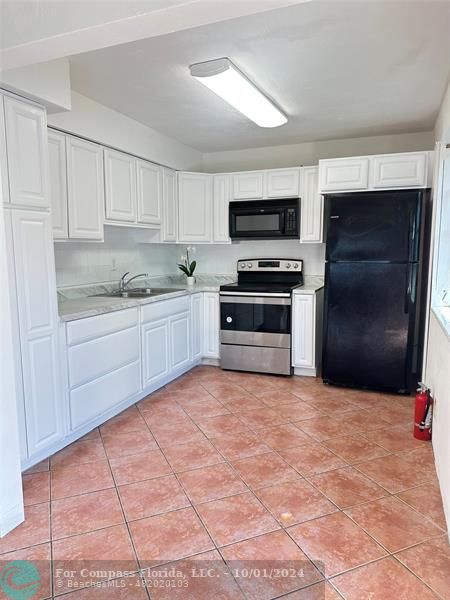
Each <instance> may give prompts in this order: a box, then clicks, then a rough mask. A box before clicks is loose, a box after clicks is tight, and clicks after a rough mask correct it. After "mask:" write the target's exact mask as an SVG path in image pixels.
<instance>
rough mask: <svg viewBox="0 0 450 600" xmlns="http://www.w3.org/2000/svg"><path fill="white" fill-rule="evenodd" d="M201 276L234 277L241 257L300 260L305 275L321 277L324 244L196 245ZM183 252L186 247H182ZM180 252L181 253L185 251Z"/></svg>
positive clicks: (264, 242)
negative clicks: (221, 275)
mask: <svg viewBox="0 0 450 600" xmlns="http://www.w3.org/2000/svg"><path fill="white" fill-rule="evenodd" d="M195 248H196V253H195V259H196V260H197V263H198V266H197V271H198V273H205V274H219V275H220V274H223V275H226V274H235V273H236V262H237V260H238V259H239V258H259V257H263V258H298V259H303V260H304V273H305V274H306V275H320V276H322V275H323V273H324V268H325V262H324V261H325V244H299V243H298V241H295V240H285V241H282V242H277V241H259V242H239V243H235V242H234V243H233V244H230V245H227V246H225V245H221V246H219V245H213V246H201V245H200V244H199V245H197V246H195ZM180 250H181V251H182V250H183V247H180ZM181 251H180V252H179V253H180V254H182V252H181Z"/></svg>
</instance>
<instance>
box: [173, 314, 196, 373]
mask: <svg viewBox="0 0 450 600" xmlns="http://www.w3.org/2000/svg"><path fill="white" fill-rule="evenodd" d="M169 327H170V369H171V371H175V370H179V369H182V368H184V367H187V366H188V365H189V363H190V362H191V338H190V319H189V313H188V312H186V313H182V314H180V315H177V316H175V317H172V318H171V319H169Z"/></svg>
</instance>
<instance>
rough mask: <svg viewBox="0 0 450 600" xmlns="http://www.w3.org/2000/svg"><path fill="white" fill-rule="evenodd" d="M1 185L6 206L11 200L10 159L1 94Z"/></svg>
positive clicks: (0, 95) (2, 198)
mask: <svg viewBox="0 0 450 600" xmlns="http://www.w3.org/2000/svg"><path fill="white" fill-rule="evenodd" d="M0 165H1V172H0V179H1V182H0V185H1V193H2V197H1V202H3V203H4V204H6V203H7V202H9V201H10V198H9V182H8V170H7V165H8V158H7V152H6V130H5V111H4V102H3V95H2V94H0Z"/></svg>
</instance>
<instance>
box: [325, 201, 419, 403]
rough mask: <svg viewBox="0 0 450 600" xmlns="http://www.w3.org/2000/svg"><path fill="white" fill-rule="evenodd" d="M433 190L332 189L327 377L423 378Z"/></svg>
mask: <svg viewBox="0 0 450 600" xmlns="http://www.w3.org/2000/svg"><path fill="white" fill-rule="evenodd" d="M428 198H429V191H428V190H399V191H386V192H359V193H342V194H329V195H327V196H325V223H326V234H327V237H326V265H325V307H324V340H323V361H322V377H323V379H324V382H325V383H331V384H340V385H346V386H352V387H362V388H368V389H380V390H389V391H393V392H398V393H409V392H410V391H411V390H412V389H413V387H414V386H415V385H416V383H417V380H418V379H420V375H421V373H420V368H421V359H422V352H421V350H422V346H423V329H424V327H423V321H424V318H423V316H424V315H423V312H424V305H425V302H424V300H425V298H424V295H425V293H426V274H427V270H428V267H427V256H426V254H427V252H425V247H426V246H427V240H426V237H427V216H426V215H427V203H428Z"/></svg>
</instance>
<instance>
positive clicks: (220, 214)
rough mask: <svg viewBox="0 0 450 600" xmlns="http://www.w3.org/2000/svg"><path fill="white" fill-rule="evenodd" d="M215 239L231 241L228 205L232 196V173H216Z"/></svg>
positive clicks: (214, 187)
mask: <svg viewBox="0 0 450 600" xmlns="http://www.w3.org/2000/svg"><path fill="white" fill-rule="evenodd" d="M213 190H214V217H213V241H214V242H228V243H229V242H230V241H231V240H230V229H229V214H228V207H229V204H230V196H231V175H214V183H213Z"/></svg>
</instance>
